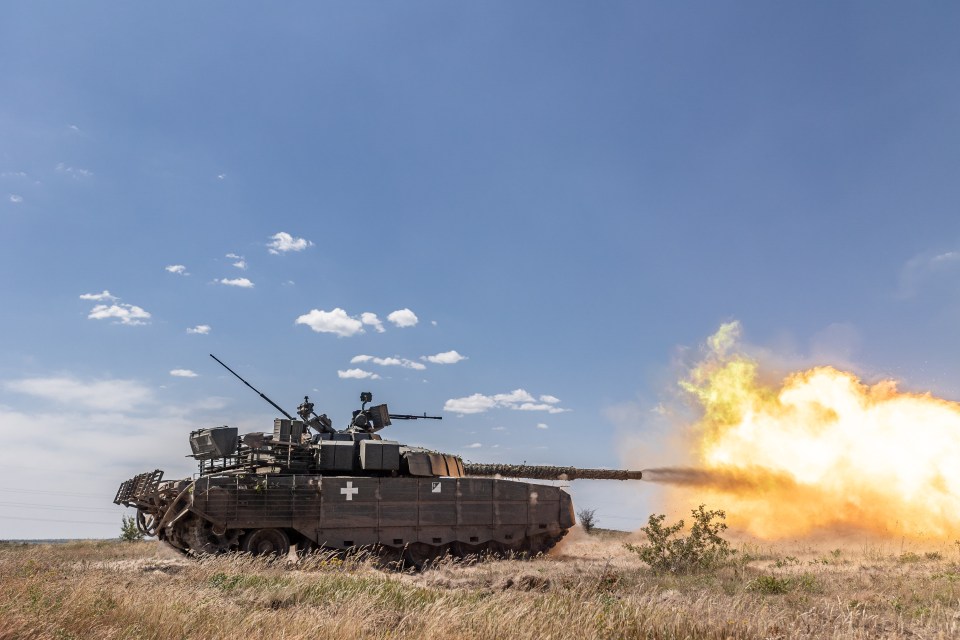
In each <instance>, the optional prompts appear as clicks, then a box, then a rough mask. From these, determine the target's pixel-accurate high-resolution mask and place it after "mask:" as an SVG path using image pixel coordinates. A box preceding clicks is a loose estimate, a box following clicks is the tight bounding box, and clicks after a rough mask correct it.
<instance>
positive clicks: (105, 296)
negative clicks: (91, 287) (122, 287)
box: [80, 289, 119, 302]
mask: <svg viewBox="0 0 960 640" xmlns="http://www.w3.org/2000/svg"><path fill="white" fill-rule="evenodd" d="M80 299H81V300H94V301H96V302H102V301H103V300H119V298H117V296H114V295H110V292H109V291H107V290H106V289H104V290H103V292H102V293H84V294H83V295H81V296H80Z"/></svg>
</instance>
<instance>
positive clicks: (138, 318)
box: [87, 302, 150, 326]
mask: <svg viewBox="0 0 960 640" xmlns="http://www.w3.org/2000/svg"><path fill="white" fill-rule="evenodd" d="M87 318H89V319H90V320H108V319H110V318H113V319H114V320H116V321H117V322H118V323H120V324H126V325H131V326H136V325H143V324H148V323H147V320H149V319H150V312H149V311H144V310H143V309H141V308H140V307H138V306H136V305H132V304H126V303H123V302H118V303H116V304H111V305H106V304H98V305H97V306H95V307H94V308H93V309H91V310H90V313H89V315H87Z"/></svg>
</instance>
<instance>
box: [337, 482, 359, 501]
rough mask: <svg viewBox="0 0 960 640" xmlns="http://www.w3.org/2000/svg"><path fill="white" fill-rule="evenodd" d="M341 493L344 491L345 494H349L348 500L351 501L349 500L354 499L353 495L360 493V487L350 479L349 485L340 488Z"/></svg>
mask: <svg viewBox="0 0 960 640" xmlns="http://www.w3.org/2000/svg"><path fill="white" fill-rule="evenodd" d="M340 493H342V494H343V495H345V496H347V501H348V502H349V501H352V500H353V496H355V495H357V494H358V493H360V489H358V488H357V487H355V486H353V482H351V481H349V480H348V481H347V486H345V487H344V488H343V489H340Z"/></svg>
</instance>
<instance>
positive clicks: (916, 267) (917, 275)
mask: <svg viewBox="0 0 960 640" xmlns="http://www.w3.org/2000/svg"><path fill="white" fill-rule="evenodd" d="M957 267H960V251H944V252H940V253H935V252H932V251H927V252H924V253H921V254H919V255H917V256H914V257H913V258H911V259H910V260H908V261H907V262H906V264H904V265H903V267H902V268H901V269H900V285H899V291H898V294H899V295H900V297H902V298H909V297H911V296H913V295H915V294H917V293H918V292H919V290H921V289H923V288H924V287H925V285H928V284H929V283H930V282H931V281H933V282H936V281H937V280H938V279H941V280H942V279H944V278H952V277H953V276H954V273H955V270H956V268H957Z"/></svg>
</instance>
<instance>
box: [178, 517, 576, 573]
mask: <svg viewBox="0 0 960 640" xmlns="http://www.w3.org/2000/svg"><path fill="white" fill-rule="evenodd" d="M278 534H279V535H278ZM566 534H567V531H566V530H562V531H560V532H559V533H557V534H548V533H542V534H538V535H534V536H528V537H526V538H524V539H523V540H520V541H517V542H515V543H513V544H510V545H507V544H503V543H500V542H496V541H493V540H491V541H489V542H486V543H482V544H466V543H462V542H451V543H447V544H440V545H432V544H427V543H424V542H415V543H411V544H408V545H406V546H404V547H391V546H377V547H374V548H372V549H366V548H364V549H366V550H368V551H370V552H371V553H372V554H373V555H374V556H377V557H378V558H379V559H380V561H381V562H382V564H383V565H384V566H386V567H389V568H394V569H400V570H402V569H405V568H414V569H422V568H424V567H426V566H428V565H430V564H431V563H434V562H437V561H438V560H442V559H443V558H447V557H451V558H457V559H469V558H476V559H487V558H506V557H515V558H529V557H533V556H536V555H539V554H543V553H547V552H548V551H549V550H550V549H552V548H553V547H554V546H556V544H557V543H558V542H560V540H562V539H563V537H564V536H565V535H566ZM162 540H163V542H164V543H165V544H167V545H168V546H169V547H171V548H172V549H174V550H176V551H177V552H179V553H181V554H182V555H184V556H188V557H199V556H204V555H220V554H226V553H238V552H244V551H245V552H248V553H251V554H253V555H269V554H274V553H276V554H279V555H284V553H285V552H284V549H289V544H290V539H289V536H288V534H287V533H286V532H284V531H283V530H280V529H253V530H251V531H249V532H245V531H242V530H229V531H217V530H216V528H215V527H213V526H211V523H209V522H207V521H206V520H203V519H202V518H199V517H197V516H193V517H190V518H187V519H185V521H183V522H179V523H177V525H176V526H174V527H173V528H172V530H171V531H170V532H169V533H168V535H166V536H163V538H162ZM307 549H310V550H313V549H316V547H315V546H314V545H309V546H308V547H307ZM335 551H341V552H343V553H347V552H348V550H335Z"/></svg>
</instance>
